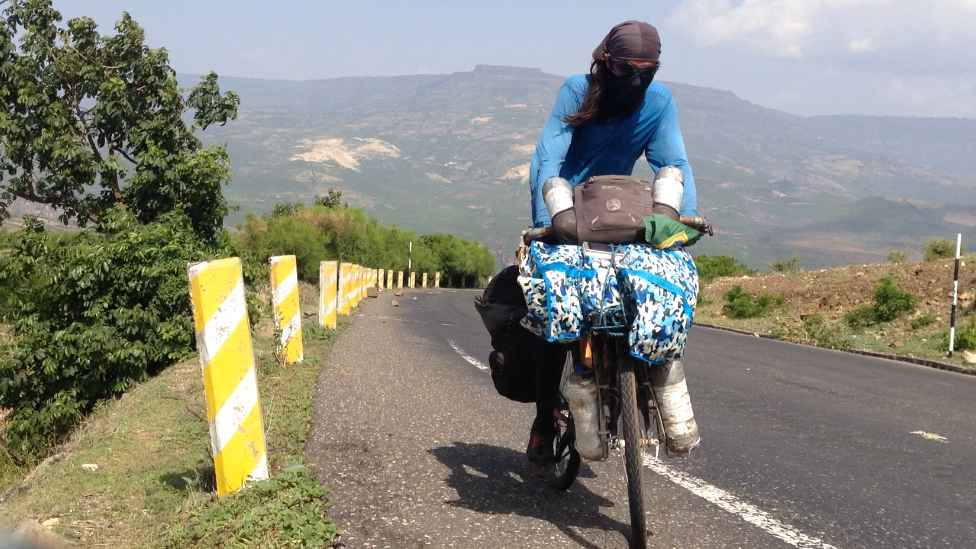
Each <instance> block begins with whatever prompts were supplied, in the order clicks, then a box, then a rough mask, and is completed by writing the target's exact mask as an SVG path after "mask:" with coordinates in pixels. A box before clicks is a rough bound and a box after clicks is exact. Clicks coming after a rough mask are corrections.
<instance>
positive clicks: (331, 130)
mask: <svg viewBox="0 0 976 549" xmlns="http://www.w3.org/2000/svg"><path fill="white" fill-rule="evenodd" d="M196 78H197V77H194V76H192V75H180V81H181V83H184V84H190V83H192V82H193V81H194V80H196ZM564 80H565V78H564V77H561V76H555V75H549V74H544V73H543V72H542V71H540V70H538V69H528V68H517V67H498V66H486V65H479V66H477V67H476V68H475V69H474V70H473V71H470V72H457V73H453V74H447V75H417V76H394V77H361V78H337V79H327V80H311V81H303V82H295V81H281V80H259V79H249V78H232V77H231V78H228V77H221V78H220V83H221V87H222V89H223V90H233V91H235V92H237V93H238V94H239V95H240V96H241V98H242V104H241V109H240V115H239V117H238V119H237V120H236V121H234V122H231V123H229V124H228V125H227V126H224V127H221V128H216V129H214V130H208V131H207V132H205V133H204V134H203V135H202V137H203V138H204V139H205V140H207V141H219V142H226V143H227V146H228V151H229V153H230V156H231V166H232V169H233V171H234V181H233V182H232V183H231V185H230V186H229V187H228V188H227V190H226V194H227V196H228V198H229V200H230V202H231V203H232V204H235V205H237V206H239V207H240V210H239V211H238V212H237V213H236V214H235V217H234V218H233V219H232V221H234V220H237V219H239V218H240V216H242V214H243V212H248V211H250V212H255V213H263V212H267V211H270V210H271V209H272V208H273V207H274V204H275V203H276V202H279V201H287V202H296V201H301V202H311V201H312V199H313V198H314V196H316V195H318V194H324V193H325V191H326V190H327V189H329V188H341V189H342V190H343V197H344V198H345V199H346V200H348V202H349V203H350V204H351V205H355V206H360V207H363V208H365V209H366V210H367V212H369V213H370V214H371V215H374V216H376V217H377V218H379V219H380V220H381V221H383V222H384V223H387V224H396V225H398V226H400V227H403V228H406V229H410V230H414V231H416V232H418V233H421V234H423V233H430V232H436V231H443V232H449V233H453V234H457V235H459V236H463V237H466V238H474V239H477V240H480V241H482V242H484V243H485V244H486V245H488V246H489V247H491V248H492V249H493V250H494V251H495V252H496V253H497V254H498V256H499V257H500V258H501V259H502V260H503V261H505V260H509V259H510V257H511V253H512V251H513V250H514V248H515V246H516V243H517V237H518V233H519V231H520V230H521V229H523V228H525V227H526V226H528V225H529V224H530V215H529V192H528V184H527V182H528V163H529V159H530V158H531V156H532V152H533V150H534V147H535V143H536V140H537V139H538V137H539V134H540V132H541V129H542V126H543V124H544V123H545V120H546V118H547V116H548V114H549V110H550V108H551V105H552V102H553V100H554V98H555V96H556V93H557V91H558V89H559V87H560V85H561V84H562V82H563V81H564ZM666 85H667V86H668V87H669V88H670V89H671V91H672V93H673V94H674V97H675V102H676V104H677V107H678V113H679V119H680V123H681V128H682V133H683V136H684V139H685V144H686V148H687V151H688V155H689V160H690V161H691V164H692V167H693V170H694V173H695V180H696V184H697V186H698V196H699V211H700V212H701V213H702V214H704V215H706V216H708V218H709V219H710V220H711V221H712V223H713V224H714V225H715V226H716V227H717V229H718V231H717V234H716V236H715V237H714V238H711V239H703V241H702V242H701V243H700V244H698V245H696V247H695V249H696V250H698V251H699V253H727V254H731V255H735V256H736V257H737V258H739V259H740V260H742V261H744V262H746V263H748V264H750V265H752V266H755V267H765V266H766V264H767V263H768V262H771V261H775V260H777V259H782V258H785V257H789V256H790V255H791V254H794V253H796V254H797V255H798V256H799V257H800V262H801V264H802V265H804V266H806V267H821V266H829V265H837V264H844V263H849V262H871V261H879V260H883V259H884V258H885V256H886V255H887V252H888V250H889V249H893V248H913V249H918V248H919V244H920V243H921V241H922V240H923V239H924V238H927V237H933V236H937V237H950V236H954V235H955V233H956V232H962V233H964V235H966V236H968V237H970V238H971V237H973V236H976V175H974V174H976V154H974V153H973V151H976V120H972V119H962V118H959V119H933V118H901V117H865V116H817V117H800V116H795V115H791V114H788V113H784V112H780V111H776V110H772V109H767V108H764V107H761V106H758V105H755V104H752V103H749V102H747V101H744V100H742V99H739V98H738V97H736V96H735V95H734V94H733V93H732V92H728V91H723V90H716V89H710V88H702V87H696V86H690V85H685V84H678V83H666ZM634 175H636V176H639V177H645V178H648V177H652V173H651V171H650V169H649V168H648V167H647V165H646V163H645V162H644V161H643V160H640V161H639V162H638V164H637V166H636V168H635V172H634Z"/></svg>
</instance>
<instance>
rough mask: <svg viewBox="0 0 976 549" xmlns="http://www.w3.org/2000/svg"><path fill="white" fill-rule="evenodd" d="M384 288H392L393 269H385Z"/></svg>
mask: <svg viewBox="0 0 976 549" xmlns="http://www.w3.org/2000/svg"><path fill="white" fill-rule="evenodd" d="M386 289H387V290H392V289H393V269H390V270H389V271H386Z"/></svg>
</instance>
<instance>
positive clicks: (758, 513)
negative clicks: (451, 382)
mask: <svg viewBox="0 0 976 549" xmlns="http://www.w3.org/2000/svg"><path fill="white" fill-rule="evenodd" d="M447 344H448V345H450V346H451V348H452V349H454V351H455V352H457V354H459V355H461V358H463V359H464V360H466V361H468V362H470V363H471V364H473V365H474V366H475V367H477V368H478V369H479V370H484V371H486V372H488V371H490V368H488V367H487V366H485V365H484V364H482V363H481V362H480V361H479V360H478V359H476V358H474V357H472V356H470V355H468V354H467V353H465V352H464V351H463V350H462V349H461V348H460V347H458V346H457V345H456V344H455V343H454V342H453V341H451V340H450V339H449V340H447ZM644 466H646V467H647V468H648V469H650V470H651V471H653V472H655V473H657V474H658V475H661V476H662V477H664V478H666V479H668V480H670V481H671V482H673V483H674V484H677V485H678V486H680V487H682V488H684V489H685V490H688V491H689V492H691V493H692V494H694V495H696V496H698V497H700V498H702V499H704V500H705V501H707V502H709V503H711V504H712V505H715V506H717V507H719V508H720V509H722V510H724V511H727V512H729V513H732V514H733V515H735V516H737V517H739V518H740V519H742V520H744V521H746V522H748V523H749V524H752V525H753V526H758V527H759V528H761V529H762V530H763V531H765V532H766V533H767V534H769V535H771V536H773V537H775V538H777V539H781V540H783V541H785V542H786V543H788V544H790V545H792V546H793V547H797V548H798V549H837V547H836V546H834V545H830V544H829V543H827V542H825V541H823V540H821V539H819V538H816V537H813V536H809V535H807V534H804V533H803V532H800V531H799V530H797V529H795V528H793V527H792V526H790V525H788V524H785V523H783V522H780V521H778V520H776V519H775V518H773V516H772V515H770V514H769V513H767V512H766V511H763V510H762V509H760V508H758V507H756V506H755V505H752V504H751V503H746V502H744V501H742V500H740V499H739V498H737V497H736V496H735V495H734V494H732V493H731V492H727V491H725V490H723V489H721V488H719V487H717V486H712V485H711V484H709V483H707V482H705V481H704V480H701V479H699V478H696V477H693V476H691V475H689V474H687V473H684V472H682V471H678V470H676V469H672V468H671V467H668V466H667V464H665V463H664V461H662V460H660V459H658V458H655V457H652V456H650V455H646V454H645V455H644Z"/></svg>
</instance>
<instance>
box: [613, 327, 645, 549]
mask: <svg viewBox="0 0 976 549" xmlns="http://www.w3.org/2000/svg"><path fill="white" fill-rule="evenodd" d="M634 360H635V359H634V358H633V357H631V356H630V353H628V352H627V348H626V345H620V346H618V352H617V375H618V376H619V379H620V386H619V387H620V431H621V434H622V435H623V439H624V468H625V469H626V471H627V502H628V504H629V506H630V532H631V538H632V539H631V548H632V549H646V548H647V515H646V513H645V512H644V452H643V450H642V449H641V434H642V433H641V420H640V415H639V414H640V412H639V410H638V409H637V380H636V376H635V374H634Z"/></svg>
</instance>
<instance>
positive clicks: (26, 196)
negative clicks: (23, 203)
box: [0, 178, 57, 204]
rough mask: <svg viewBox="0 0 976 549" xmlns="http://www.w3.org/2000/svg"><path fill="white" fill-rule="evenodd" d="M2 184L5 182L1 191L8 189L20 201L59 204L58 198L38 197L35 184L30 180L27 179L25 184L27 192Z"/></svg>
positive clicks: (0, 185)
mask: <svg viewBox="0 0 976 549" xmlns="http://www.w3.org/2000/svg"><path fill="white" fill-rule="evenodd" d="M2 183H3V182H2V181H0V189H6V190H7V192H9V193H10V194H12V195H13V196H14V197H16V198H20V199H23V200H27V201H28V202H35V203H37V204H56V203H57V198H55V197H41V196H38V195H37V194H36V193H35V192H34V184H33V182H31V181H30V179H29V178H25V179H24V183H25V184H26V185H27V189H26V190H23V191H21V190H17V189H13V188H11V186H10V185H9V184H7V185H3V184H2Z"/></svg>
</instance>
